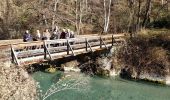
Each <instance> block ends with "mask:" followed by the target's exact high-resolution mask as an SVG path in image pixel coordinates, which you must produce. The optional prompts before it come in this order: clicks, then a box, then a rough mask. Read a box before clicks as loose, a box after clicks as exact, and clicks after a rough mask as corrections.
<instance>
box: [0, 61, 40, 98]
mask: <svg viewBox="0 0 170 100" xmlns="http://www.w3.org/2000/svg"><path fill="white" fill-rule="evenodd" d="M0 79H1V80H0V99H1V100H36V99H37V98H38V97H37V89H36V82H35V80H34V79H33V78H32V77H31V76H30V75H29V74H28V73H27V72H26V70H24V69H22V68H21V67H18V66H15V65H12V64H11V62H10V61H6V62H1V63H0Z"/></svg>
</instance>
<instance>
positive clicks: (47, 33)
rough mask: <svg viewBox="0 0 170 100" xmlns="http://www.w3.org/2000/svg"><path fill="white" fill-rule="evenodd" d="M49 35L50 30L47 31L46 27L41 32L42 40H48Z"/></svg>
mask: <svg viewBox="0 0 170 100" xmlns="http://www.w3.org/2000/svg"><path fill="white" fill-rule="evenodd" d="M50 37H51V34H50V32H49V31H48V29H46V30H45V31H44V32H43V37H42V40H50Z"/></svg>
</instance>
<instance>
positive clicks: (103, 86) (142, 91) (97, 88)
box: [32, 71, 170, 100]
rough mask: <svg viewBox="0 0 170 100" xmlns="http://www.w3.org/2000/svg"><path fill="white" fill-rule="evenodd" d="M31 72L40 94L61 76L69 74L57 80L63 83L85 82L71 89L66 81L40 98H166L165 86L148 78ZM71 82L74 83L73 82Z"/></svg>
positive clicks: (169, 90) (169, 89) (168, 96)
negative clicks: (143, 79)
mask: <svg viewBox="0 0 170 100" xmlns="http://www.w3.org/2000/svg"><path fill="white" fill-rule="evenodd" d="M32 76H33V77H34V79H35V80H36V81H37V82H39V85H40V89H41V90H42V94H45V92H46V91H47V90H48V89H49V88H50V87H51V85H52V84H55V83H57V81H59V79H60V78H61V77H63V76H69V77H68V78H67V77H66V78H62V79H60V81H62V80H64V82H66V83H67V81H69V80H71V79H77V80H80V81H81V80H82V83H83V82H84V83H86V84H83V85H80V86H79V87H76V88H79V89H74V87H73V89H66V87H67V85H65V86H66V87H64V86H63V87H62V88H65V89H63V90H62V89H61V88H59V89H61V91H58V92H56V93H54V94H52V95H50V96H49V97H47V98H44V100H170V87H169V86H164V85H158V84H154V83H149V82H136V81H130V80H125V79H121V78H119V77H115V78H113V77H110V78H101V77H97V76H95V77H90V76H88V75H84V74H82V73H67V74H65V73H63V72H56V73H53V74H50V73H45V72H41V71H38V72H35V73H34V74H33V75H32ZM64 82H63V83H64ZM73 84H76V83H74V82H73ZM58 87H60V86H58ZM68 87H69V86H68ZM56 88H57V87H56ZM52 89H53V88H52ZM47 94H48V93H47ZM41 99H42V98H41Z"/></svg>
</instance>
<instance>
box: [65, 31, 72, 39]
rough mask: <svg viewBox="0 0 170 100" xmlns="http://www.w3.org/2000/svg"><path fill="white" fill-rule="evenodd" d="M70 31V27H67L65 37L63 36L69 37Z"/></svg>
mask: <svg viewBox="0 0 170 100" xmlns="http://www.w3.org/2000/svg"><path fill="white" fill-rule="evenodd" d="M70 32H71V31H70V29H67V32H66V37H65V38H66V39H69V38H70Z"/></svg>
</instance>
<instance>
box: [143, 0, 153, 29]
mask: <svg viewBox="0 0 170 100" xmlns="http://www.w3.org/2000/svg"><path fill="white" fill-rule="evenodd" d="M151 1H152V0H147V2H146V11H145V15H144V20H143V23H142V26H143V28H145V27H146V24H147V21H148V20H149V16H150V11H151Z"/></svg>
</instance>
